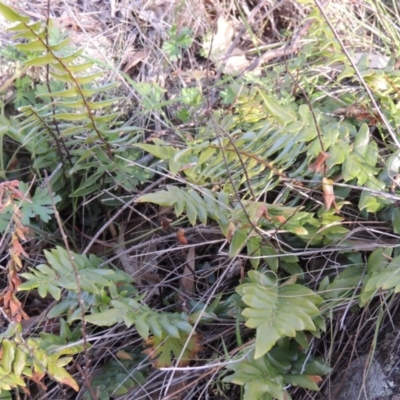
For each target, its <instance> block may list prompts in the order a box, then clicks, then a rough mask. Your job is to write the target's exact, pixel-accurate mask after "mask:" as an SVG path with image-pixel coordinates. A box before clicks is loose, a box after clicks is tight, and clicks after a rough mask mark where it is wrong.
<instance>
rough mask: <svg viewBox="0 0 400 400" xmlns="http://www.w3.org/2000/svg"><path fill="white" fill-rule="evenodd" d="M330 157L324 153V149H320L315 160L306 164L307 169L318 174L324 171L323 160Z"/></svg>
mask: <svg viewBox="0 0 400 400" xmlns="http://www.w3.org/2000/svg"><path fill="white" fill-rule="evenodd" d="M329 157H330V154H329V153H326V152H324V151H321V152H320V153H319V154H318V157H317V159H316V160H315V162H314V163H313V164H310V165H309V166H308V169H309V170H310V171H312V172H317V173H318V174H324V173H325V169H326V164H325V161H326V160H327V158H329Z"/></svg>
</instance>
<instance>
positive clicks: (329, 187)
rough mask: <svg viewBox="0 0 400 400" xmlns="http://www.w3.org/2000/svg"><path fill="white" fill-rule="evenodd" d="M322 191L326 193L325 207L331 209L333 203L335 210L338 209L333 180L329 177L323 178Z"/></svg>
mask: <svg viewBox="0 0 400 400" xmlns="http://www.w3.org/2000/svg"><path fill="white" fill-rule="evenodd" d="M322 191H323V194H324V202H325V208H326V209H327V210H329V209H330V208H331V206H332V205H333V206H334V207H335V210H336V211H338V210H337V206H336V202H335V193H334V191H333V180H332V179H328V178H325V177H324V178H322Z"/></svg>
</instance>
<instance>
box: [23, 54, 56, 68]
mask: <svg viewBox="0 0 400 400" xmlns="http://www.w3.org/2000/svg"><path fill="white" fill-rule="evenodd" d="M55 60H56V59H55V57H54V55H53V54H52V53H47V54H46V55H45V56H42V57H35V58H32V59H31V60H28V61H25V65H33V66H42V65H47V64H50V63H51V62H53V61H55Z"/></svg>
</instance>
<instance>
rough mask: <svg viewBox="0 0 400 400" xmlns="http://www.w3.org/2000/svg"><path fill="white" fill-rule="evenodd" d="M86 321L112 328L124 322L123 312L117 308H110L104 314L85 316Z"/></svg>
mask: <svg viewBox="0 0 400 400" xmlns="http://www.w3.org/2000/svg"><path fill="white" fill-rule="evenodd" d="M85 321H86V322H89V323H90V324H93V325H97V326H112V325H115V324H118V323H121V322H122V321H123V312H122V311H121V310H120V309H117V308H110V309H108V310H105V311H103V312H99V313H93V314H91V315H85Z"/></svg>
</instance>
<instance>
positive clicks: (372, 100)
mask: <svg viewBox="0 0 400 400" xmlns="http://www.w3.org/2000/svg"><path fill="white" fill-rule="evenodd" d="M314 1H315V4H316V6H317V7H318V9H319V11H320V13H321V14H322V16H323V17H324V19H325V22H326V23H327V24H328V26H329V28H330V29H331V31H332V33H333V35H334V36H335V39H336V40H337V42H338V43H339V45H340V47H341V48H342V51H343V53H344V54H345V55H346V57H347V59H348V60H349V62H350V64H351V66H352V67H353V68H354V71H355V72H356V75H357V77H358V79H359V80H360V83H361V84H362V86H363V87H364V89H365V91H366V92H367V94H368V97H369V98H370V100H371V103H372V104H373V106H374V108H375V111H376V113H377V114H378V115H379V118H380V119H381V121H382V122H383V124H384V125H385V128H386V129H387V130H388V132H389V134H390V136H391V138H392V140H393V142H394V143H395V144H396V146H397V147H398V148H399V149H400V142H399V140H398V139H397V136H396V133H395V132H394V131H393V128H392V127H391V125H390V123H389V121H388V120H387V118H386V116H385V114H383V112H382V111H381V109H380V108H379V106H378V103H377V102H376V100H375V98H374V96H373V94H372V91H371V89H370V88H369V86H368V85H367V83H366V82H365V80H364V78H363V77H362V75H361V73H360V71H359V69H358V68H357V65H356V63H355V62H354V60H353V59H352V57H351V56H350V54H349V52H348V51H347V49H346V47H345V46H344V44H343V42H342V40H341V39H340V37H339V35H338V34H337V32H336V30H335V28H334V27H333V26H332V24H331V22H330V21H329V18H328V16H327V15H326V13H325V11H324V9H323V7H322V6H321V4H320V2H319V0H314Z"/></svg>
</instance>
